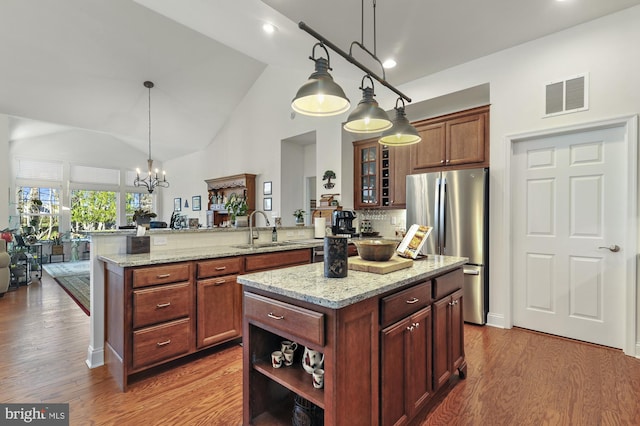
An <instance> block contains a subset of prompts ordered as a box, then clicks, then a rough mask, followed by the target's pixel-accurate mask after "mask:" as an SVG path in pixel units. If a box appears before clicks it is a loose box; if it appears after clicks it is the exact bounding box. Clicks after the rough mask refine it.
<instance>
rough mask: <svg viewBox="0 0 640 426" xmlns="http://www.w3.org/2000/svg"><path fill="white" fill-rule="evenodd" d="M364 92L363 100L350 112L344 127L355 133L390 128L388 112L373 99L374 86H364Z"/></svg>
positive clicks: (373, 131)
mask: <svg viewBox="0 0 640 426" xmlns="http://www.w3.org/2000/svg"><path fill="white" fill-rule="evenodd" d="M362 93H363V96H362V100H361V101H360V102H359V103H358V106H357V107H356V109H354V110H353V111H352V112H351V114H349V117H348V118H347V122H346V123H345V125H344V129H345V130H346V131H348V132H353V133H377V132H381V131H383V130H387V129H388V128H390V127H391V121H389V117H388V116H387V113H386V112H384V110H383V109H382V108H380V107H379V106H378V102H376V100H375V99H373V96H374V94H373V87H363V88H362Z"/></svg>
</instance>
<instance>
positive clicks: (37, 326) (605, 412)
mask: <svg viewBox="0 0 640 426" xmlns="http://www.w3.org/2000/svg"><path fill="white" fill-rule="evenodd" d="M465 339H466V353H467V362H468V365H469V367H468V376H467V379H466V380H459V379H458V378H457V377H456V378H455V379H454V381H453V382H452V385H451V386H450V390H449V392H448V393H447V394H446V395H444V396H441V397H440V398H439V399H440V400H441V401H440V402H441V403H440V404H439V405H437V406H435V407H434V408H433V409H431V410H430V411H428V412H425V413H423V414H422V416H420V417H419V418H418V419H416V421H414V422H413V423H414V425H480V424H482V425H541V424H549V425H632V424H640V398H639V395H640V360H638V359H635V358H631V357H627V356H625V355H624V354H622V352H621V351H618V350H613V349H609V348H603V347H599V346H595V345H589V344H585V343H579V342H574V341H570V340H566V339H560V338H556V337H553V336H547V335H544V334H539V333H534V332H529V331H526V330H520V329H513V330H501V329H496V328H491V327H478V326H473V325H465ZM88 341H89V318H88V317H87V316H86V315H85V314H84V313H83V312H82V311H81V310H80V308H79V307H78V306H77V305H76V304H75V303H74V302H73V301H72V300H71V298H70V297H69V296H68V295H67V294H66V293H65V292H64V290H62V289H61V288H60V287H59V286H58V285H57V284H56V283H55V281H54V280H53V279H51V278H50V277H48V276H47V275H46V274H45V275H44V277H43V279H42V282H39V281H38V280H37V279H34V282H33V283H32V284H31V285H30V286H28V287H21V288H19V289H18V290H17V291H13V292H10V293H7V294H6V295H5V296H4V297H3V298H0V401H1V402H5V403H7V402H14V403H24V402H68V403H69V404H70V417H71V425H134V424H138V425H145V426H146V425H239V424H241V423H242V359H241V358H242V349H241V347H240V346H239V345H237V344H236V345H229V346H227V347H225V348H222V349H221V350H218V351H211V352H209V353H207V354H205V355H204V356H199V357H194V358H192V359H189V360H188V361H189V362H181V363H176V364H173V365H172V366H171V368H170V369H164V370H162V371H159V372H155V374H154V375H148V376H147V377H139V378H138V380H137V381H136V382H135V383H134V384H133V385H132V386H131V387H130V390H129V392H127V393H122V392H120V391H119V389H118V387H117V386H116V384H115V381H114V380H113V379H112V378H111V377H110V376H109V374H108V372H107V371H106V368H104V367H99V368H95V369H88V368H87V367H86V364H85V362H84V361H85V356H86V350H87V345H88Z"/></svg>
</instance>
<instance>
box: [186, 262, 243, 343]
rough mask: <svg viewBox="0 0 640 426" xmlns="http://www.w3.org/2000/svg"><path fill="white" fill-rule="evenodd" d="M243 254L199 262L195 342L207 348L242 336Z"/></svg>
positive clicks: (197, 266) (197, 267)
mask: <svg viewBox="0 0 640 426" xmlns="http://www.w3.org/2000/svg"><path fill="white" fill-rule="evenodd" d="M241 268H242V258H241V257H229V258H224V259H214V260H206V261H201V262H197V263H196V273H197V278H198V280H197V283H196V286H197V290H196V291H197V294H196V303H197V310H196V317H197V328H196V344H197V346H198V348H204V347H207V346H211V345H214V344H217V343H222V342H226V341H229V340H233V339H236V338H238V337H241V336H242V286H240V285H238V284H237V282H236V278H237V276H238V274H239V273H240V271H241Z"/></svg>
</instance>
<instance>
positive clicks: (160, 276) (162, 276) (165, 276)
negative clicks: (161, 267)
mask: <svg viewBox="0 0 640 426" xmlns="http://www.w3.org/2000/svg"><path fill="white" fill-rule="evenodd" d="M170 276H171V274H158V275H156V278H169V277H170Z"/></svg>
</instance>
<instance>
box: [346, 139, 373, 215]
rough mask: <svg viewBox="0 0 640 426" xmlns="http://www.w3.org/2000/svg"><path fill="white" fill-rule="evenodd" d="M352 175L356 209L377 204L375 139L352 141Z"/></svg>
mask: <svg viewBox="0 0 640 426" xmlns="http://www.w3.org/2000/svg"><path fill="white" fill-rule="evenodd" d="M353 144H354V149H355V152H354V154H355V155H354V161H355V162H356V164H354V167H353V169H354V171H356V176H355V177H354V185H355V198H354V207H355V208H356V209H367V208H372V207H377V206H379V196H380V194H379V187H380V176H379V174H378V170H379V164H378V161H379V153H380V148H379V146H380V144H378V142H377V141H375V140H374V141H371V140H369V141H359V142H354V143H353Z"/></svg>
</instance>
